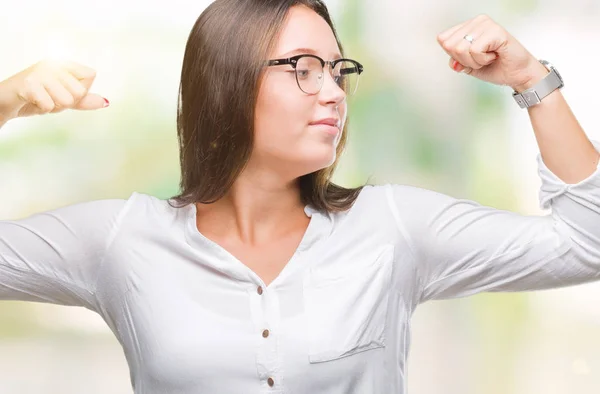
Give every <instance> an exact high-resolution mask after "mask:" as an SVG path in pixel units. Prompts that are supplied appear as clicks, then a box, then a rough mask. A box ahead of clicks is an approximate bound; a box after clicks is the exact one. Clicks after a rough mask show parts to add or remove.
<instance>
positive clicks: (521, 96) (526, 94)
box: [513, 60, 564, 108]
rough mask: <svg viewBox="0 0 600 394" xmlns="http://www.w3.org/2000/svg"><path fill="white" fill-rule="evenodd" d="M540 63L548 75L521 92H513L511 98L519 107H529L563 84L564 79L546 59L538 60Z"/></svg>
mask: <svg viewBox="0 0 600 394" xmlns="http://www.w3.org/2000/svg"><path fill="white" fill-rule="evenodd" d="M540 63H542V64H543V65H544V67H546V69H548V71H550V73H549V74H548V75H546V76H545V77H544V79H542V80H541V81H539V82H538V83H537V84H535V86H533V87H532V88H529V89H527V90H524V91H523V92H521V93H517V92H516V91H514V92H513V98H514V99H515V101H516V102H517V104H519V107H521V108H529V107H532V106H534V105H536V104H539V103H540V102H541V101H542V99H543V98H544V97H546V96H547V95H549V94H550V93H552V92H553V91H555V90H556V89H560V88H562V87H563V86H564V81H563V79H562V77H561V76H560V74H559V73H558V70H557V69H556V68H555V67H554V66H553V65H552V64H550V63H549V62H547V61H546V60H540Z"/></svg>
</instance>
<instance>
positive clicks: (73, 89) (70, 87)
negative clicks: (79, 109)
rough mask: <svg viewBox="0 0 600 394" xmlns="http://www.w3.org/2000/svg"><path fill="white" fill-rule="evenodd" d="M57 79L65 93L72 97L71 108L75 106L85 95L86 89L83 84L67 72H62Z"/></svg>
mask: <svg viewBox="0 0 600 394" xmlns="http://www.w3.org/2000/svg"><path fill="white" fill-rule="evenodd" d="M58 79H59V80H60V82H61V83H62V85H63V86H64V87H65V88H66V89H67V91H68V92H69V93H70V94H71V96H73V100H74V103H73V106H75V105H76V104H77V103H78V102H79V101H80V100H81V99H82V98H84V97H85V95H86V94H87V89H86V88H85V87H84V86H83V84H82V83H81V82H80V81H79V80H78V79H77V78H75V77H74V76H73V74H70V73H68V72H63V73H61V74H60V75H59V76H58Z"/></svg>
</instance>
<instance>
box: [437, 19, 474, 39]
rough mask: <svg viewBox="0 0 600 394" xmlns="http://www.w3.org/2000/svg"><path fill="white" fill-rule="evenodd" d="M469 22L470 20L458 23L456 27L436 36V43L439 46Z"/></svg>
mask: <svg viewBox="0 0 600 394" xmlns="http://www.w3.org/2000/svg"><path fill="white" fill-rule="evenodd" d="M469 22H470V20H468V21H464V22H462V23H459V24H458V25H456V26H453V27H451V28H449V29H447V30H445V31H443V32H441V33H440V34H438V36H437V40H438V42H439V43H440V44H441V43H442V42H443V41H446V40H447V39H448V37H450V36H452V34H454V33H455V32H456V31H457V30H458V29H461V28H463V27H464V26H465V25H467V24H468V23H469Z"/></svg>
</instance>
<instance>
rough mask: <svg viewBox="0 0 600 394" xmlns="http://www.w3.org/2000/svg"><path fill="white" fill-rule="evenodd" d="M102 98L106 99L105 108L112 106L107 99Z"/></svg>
mask: <svg viewBox="0 0 600 394" xmlns="http://www.w3.org/2000/svg"><path fill="white" fill-rule="evenodd" d="M102 98H103V99H104V108H106V107H108V106H109V105H110V102H109V101H108V100H107V99H106V98H104V97H102Z"/></svg>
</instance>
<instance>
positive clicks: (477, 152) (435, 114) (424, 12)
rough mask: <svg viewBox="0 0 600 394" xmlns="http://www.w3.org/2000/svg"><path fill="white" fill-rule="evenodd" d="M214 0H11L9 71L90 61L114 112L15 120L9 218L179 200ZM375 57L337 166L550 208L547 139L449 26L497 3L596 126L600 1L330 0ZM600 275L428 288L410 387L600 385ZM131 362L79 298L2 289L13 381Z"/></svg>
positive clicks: (78, 380)
mask: <svg viewBox="0 0 600 394" xmlns="http://www.w3.org/2000/svg"><path fill="white" fill-rule="evenodd" d="M208 3H209V2H208V1H198V0H197V1H191V0H172V1H170V2H169V5H168V7H167V6H166V5H165V3H164V2H154V3H152V2H137V1H129V2H122V1H121V2H118V1H116V0H105V1H103V2H95V3H89V4H88V3H86V5H85V7H84V6H83V5H81V3H80V2H76V1H67V0H56V1H54V2H41V1H23V2H20V3H14V2H13V3H12V4H11V10H10V15H9V13H5V12H4V11H3V14H2V17H3V18H2V23H0V51H1V55H0V58H1V59H2V61H1V62H0V79H5V78H7V77H9V76H11V75H13V74H14V73H16V72H17V71H19V70H21V69H24V68H26V67H28V66H29V65H31V64H33V63H35V62H37V61H38V60H40V59H42V58H44V57H59V58H67V59H70V60H75V61H77V62H80V63H83V64H86V65H88V66H90V67H93V68H95V69H96V71H97V74H98V76H97V79H96V82H95V84H94V86H93V89H92V90H93V91H95V92H98V93H100V94H103V95H104V96H106V97H107V98H108V99H109V100H110V101H111V106H110V107H109V108H108V109H104V110H100V111H95V112H69V113H62V114H54V115H47V116H44V117H33V118H26V119H17V120H14V121H11V122H10V123H8V124H7V125H6V126H5V127H4V128H2V130H1V131H0V174H2V179H1V181H0V218H1V219H16V218H20V217H24V216H27V215H29V214H31V213H34V212H39V211H43V210H48V209H52V208H56V207H59V206H64V205H68V204H72V203H76V202H80V201H87V200H94V199H103V198H127V197H128V196H129V195H130V194H131V192H133V191H139V192H143V193H148V194H152V195H155V196H157V197H160V198H167V197H170V196H172V195H174V194H176V193H177V188H178V181H179V169H178V153H177V140H176V129H175V113H176V99H177V89H178V84H179V73H180V67H181V61H182V57H183V50H184V46H185V42H186V39H187V35H188V33H189V31H190V29H191V27H192V25H193V23H194V22H195V20H196V18H197V17H198V15H199V14H200V13H201V12H202V10H203V9H204V8H205V7H206V6H207V4H208ZM326 3H327V4H328V5H329V7H330V11H331V13H332V14H333V17H334V21H335V23H336V25H337V27H338V29H339V32H340V35H341V38H342V41H343V43H344V45H345V49H346V53H347V55H348V56H349V57H352V58H355V59H357V60H359V61H360V62H361V63H363V64H364V66H365V72H364V74H363V76H362V78H361V81H360V86H359V90H358V92H357V95H356V96H354V97H352V99H351V100H350V111H349V118H350V136H349V144H348V147H347V150H346V152H345V153H344V156H343V159H342V163H341V165H340V168H339V170H338V172H337V174H336V181H337V182H339V183H341V184H344V185H348V186H350V185H357V184H360V183H363V182H365V181H366V180H367V178H369V177H371V178H370V181H371V182H373V183H387V182H392V183H405V184H412V185H415V186H420V187H424V188H430V189H435V190H437V191H439V192H443V193H447V194H451V195H453V196H455V197H461V198H468V199H474V200H477V201H478V202H480V203H482V204H485V205H490V206H494V207H496V208H501V209H510V210H514V211H518V212H521V213H523V214H532V215H537V214H545V213H547V212H542V211H541V210H540V209H539V207H538V200H537V192H538V188H539V185H540V182H539V179H538V177H537V172H536V170H537V168H536V163H535V156H536V155H537V153H538V149H537V146H536V143H535V138H534V136H533V132H532V129H531V125H530V123H529V118H528V115H527V112H526V111H523V110H520V109H519V108H518V106H517V105H516V104H515V103H514V102H513V101H512V98H511V95H510V93H511V90H510V89H509V88H508V87H500V86H494V85H490V84H486V83H484V82H481V81H478V80H475V79H474V78H472V77H469V76H467V75H464V74H456V73H455V72H453V71H452V70H451V69H450V67H449V66H448V57H447V55H446V54H445V52H444V51H443V50H442V49H441V47H439V45H438V44H437V42H436V35H437V34H438V33H440V32H442V31H444V30H446V29H448V28H450V27H451V26H453V25H456V24H458V23H460V22H463V21H465V20H468V19H470V18H473V17H474V16H476V15H477V14H481V13H485V14H488V15H489V16H491V17H492V18H493V19H494V20H495V21H496V22H498V23H499V24H501V25H502V26H504V27H505V28H506V29H507V30H508V31H509V32H510V33H511V34H512V35H514V36H515V37H517V39H519V41H521V42H522V43H523V44H524V45H525V46H526V47H527V48H528V49H529V50H530V51H531V52H532V53H533V54H534V55H535V56H537V57H538V58H543V59H547V60H549V61H551V62H552V63H554V64H555V65H556V66H557V67H558V68H559V70H560V71H561V74H562V75H563V77H564V78H565V80H566V87H565V88H564V89H563V94H564V95H565V96H566V97H567V100H568V101H569V103H570V104H571V107H572V108H573V110H574V112H575V114H576V115H577V116H578V118H579V120H580V123H581V124H582V126H584V128H585V129H586V131H587V133H588V135H589V136H590V137H591V138H599V137H600V132H599V131H598V130H599V127H600V122H599V120H598V116H597V110H596V108H595V104H594V101H595V100H594V96H593V94H594V91H593V90H594V89H593V87H595V86H598V84H599V83H600V76H598V73H597V71H596V67H595V65H597V64H598V60H600V59H599V57H600V55H599V54H598V52H597V51H594V50H593V48H595V47H596V42H597V41H598V39H600V27H599V25H600V24H598V23H597V21H598V20H600V2H598V1H597V0H574V1H572V2H570V5H569V7H568V8H565V3H564V2H560V1H544V2H542V1H541V0H540V1H533V0H527V1H516V0H493V1H487V2H485V3H483V2H478V1H469V0H456V1H442V0H430V1H426V2H416V1H409V0H404V1H398V0H375V1H365V0H363V1H359V0H335V1H333V0H330V1H327V0H326ZM599 298H600V286H599V285H598V284H590V285H585V286H578V287H574V288H568V289H561V290H551V291H544V292H537V293H520V294H493V295H492V294H481V295H478V296H474V297H470V298H465V299H460V300H452V301H438V302H431V303H428V304H426V305H423V306H421V307H420V309H419V310H417V312H416V314H415V316H414V319H413V345H412V349H411V354H410V358H409V363H408V382H409V383H408V386H409V392H411V393H419V394H430V393H431V394H433V393H445V394H451V393H457V394H458V393H460V394H475V393H477V394H479V393H486V394H506V393H514V394H530V393H532V392H544V393H545V394H554V393H593V392H600V378H599V376H600V336H599V335H598V332H599V329H600V307H598V302H597V300H598V299H599ZM128 379H129V376H128V370H127V365H126V363H125V359H124V357H123V355H122V352H121V349H120V347H119V344H118V342H117V341H116V339H115V338H114V337H113V336H112V334H111V333H110V332H109V330H108V328H107V327H106V326H105V324H104V323H103V322H102V320H101V319H100V318H99V317H98V316H96V315H95V314H93V313H92V312H89V311H87V310H85V309H82V308H67V307H60V306H53V305H44V304H33V303H21V302H3V303H0V393H2V394H4V393H19V394H22V393H39V392H44V393H61V394H68V393H79V392H82V391H85V392H86V393H90V394H91V393H107V392H110V393H116V394H117V393H131V388H130V385H129V380H128Z"/></svg>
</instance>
